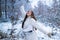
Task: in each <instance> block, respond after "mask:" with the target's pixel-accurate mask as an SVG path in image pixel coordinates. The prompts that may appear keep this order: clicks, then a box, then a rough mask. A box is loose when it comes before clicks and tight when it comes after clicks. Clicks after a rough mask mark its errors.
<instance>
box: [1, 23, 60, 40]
mask: <svg viewBox="0 0 60 40" xmlns="http://www.w3.org/2000/svg"><path fill="white" fill-rule="evenodd" d="M13 28H14V29H16V30H15V33H14V35H17V34H19V32H20V31H21V23H17V24H16V25H14V27H13ZM8 29H12V24H11V23H10V22H3V23H0V30H2V31H3V32H5V33H7V34H9V33H10V31H11V30H8ZM47 30H48V29H47ZM36 32H37V35H38V39H39V40H60V29H58V28H53V32H55V35H54V36H51V38H50V37H48V36H47V35H46V34H44V33H43V32H41V31H39V30H36ZM2 40H9V38H6V39H2ZM15 40H23V39H21V38H15Z"/></svg>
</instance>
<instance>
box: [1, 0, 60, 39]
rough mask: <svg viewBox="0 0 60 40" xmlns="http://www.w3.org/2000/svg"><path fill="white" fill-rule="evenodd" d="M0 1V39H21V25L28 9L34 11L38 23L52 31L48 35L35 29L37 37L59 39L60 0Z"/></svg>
mask: <svg viewBox="0 0 60 40" xmlns="http://www.w3.org/2000/svg"><path fill="white" fill-rule="evenodd" d="M0 3H1V6H0V40H23V39H22V38H21V37H20V32H21V30H22V28H21V25H22V21H23V19H24V16H25V13H26V12H27V11H28V10H30V9H31V10H33V11H34V14H35V16H36V18H37V20H38V24H39V23H40V25H41V24H43V25H42V26H45V27H48V28H51V29H52V32H53V35H51V37H48V36H47V35H46V34H44V33H43V32H41V31H39V30H36V33H37V36H38V39H39V40H60V0H0ZM47 30H49V29H47Z"/></svg>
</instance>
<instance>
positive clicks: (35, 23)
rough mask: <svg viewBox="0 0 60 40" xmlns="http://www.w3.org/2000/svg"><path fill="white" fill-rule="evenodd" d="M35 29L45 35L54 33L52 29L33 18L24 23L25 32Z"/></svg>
mask: <svg viewBox="0 0 60 40" xmlns="http://www.w3.org/2000/svg"><path fill="white" fill-rule="evenodd" d="M34 28H37V29H39V30H40V31H42V32H43V33H45V34H49V33H52V29H51V28H50V27H46V26H45V25H44V24H43V23H40V22H38V21H35V20H34V19H33V18H31V17H28V18H27V19H26V21H25V23H24V31H25V32H27V31H30V30H34Z"/></svg>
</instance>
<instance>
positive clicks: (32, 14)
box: [22, 11, 36, 28]
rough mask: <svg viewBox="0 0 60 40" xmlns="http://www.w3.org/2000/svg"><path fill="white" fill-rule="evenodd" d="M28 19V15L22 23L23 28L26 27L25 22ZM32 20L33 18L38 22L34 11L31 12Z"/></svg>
mask: <svg viewBox="0 0 60 40" xmlns="http://www.w3.org/2000/svg"><path fill="white" fill-rule="evenodd" d="M28 12H29V11H28ZM27 18H28V16H27V14H26V16H25V18H24V20H23V22H22V28H23V27H24V23H25V21H26V19H27ZM31 18H33V19H35V20H36V18H35V16H34V13H33V11H31Z"/></svg>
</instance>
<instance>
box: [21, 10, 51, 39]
mask: <svg viewBox="0 0 60 40" xmlns="http://www.w3.org/2000/svg"><path fill="white" fill-rule="evenodd" d="M35 28H37V29H39V30H40V31H41V30H42V31H43V32H44V31H45V30H43V29H42V28H41V26H40V25H39V24H38V23H37V20H36V18H35V16H34V13H33V11H32V10H29V11H28V12H27V13H26V16H25V18H24V20H23V23H22V29H23V31H24V33H25V37H24V40H38V37H37V35H36V32H35ZM44 33H45V34H49V35H50V32H47V33H46V32H44Z"/></svg>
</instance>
